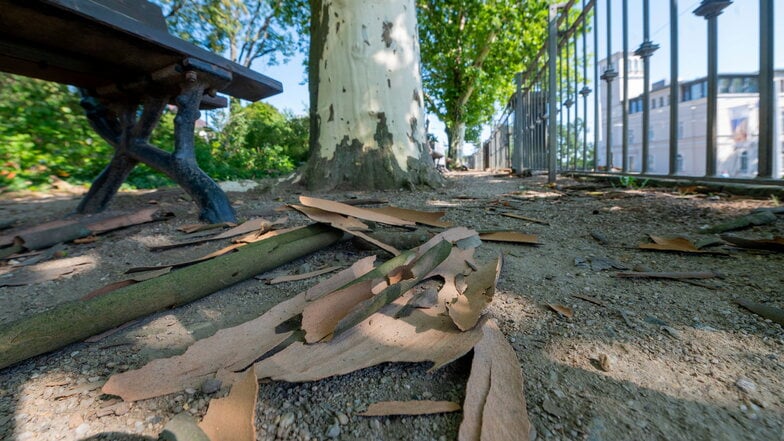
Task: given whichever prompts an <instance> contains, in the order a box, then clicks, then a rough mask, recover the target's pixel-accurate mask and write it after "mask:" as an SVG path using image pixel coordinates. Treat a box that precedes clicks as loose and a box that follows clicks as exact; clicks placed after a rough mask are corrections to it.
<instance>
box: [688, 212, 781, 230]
mask: <svg viewBox="0 0 784 441" xmlns="http://www.w3.org/2000/svg"><path fill="white" fill-rule="evenodd" d="M776 220H777V218H776V215H775V214H773V213H771V212H770V211H760V212H757V213H752V214H749V215H746V216H741V217H738V218H735V219H730V220H728V221H726V222H723V223H720V224H717V225H711V226H708V227H704V228H700V233H703V234H712V233H725V232H727V231H733V230H740V229H743V228H748V227H753V226H758V225H767V224H772V223H774V222H776Z"/></svg>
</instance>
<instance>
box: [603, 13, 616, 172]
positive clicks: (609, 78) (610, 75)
mask: <svg viewBox="0 0 784 441" xmlns="http://www.w3.org/2000/svg"><path fill="white" fill-rule="evenodd" d="M611 5H612V0H607V14H606V15H607V69H605V71H604V73H603V74H602V79H603V80H604V81H605V82H607V109H605V112H604V113H605V114H606V115H607V121H606V124H607V130H606V132H605V134H604V142H605V149H606V155H607V157H606V158H605V166H606V167H607V172H611V171H612V167H613V157H612V96H613V93H612V82H613V80H614V79H615V78H616V77H617V76H618V72H616V70H615V68H614V67H613V62H612V6H611Z"/></svg>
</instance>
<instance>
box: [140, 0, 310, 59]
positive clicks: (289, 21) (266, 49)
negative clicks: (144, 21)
mask: <svg viewBox="0 0 784 441" xmlns="http://www.w3.org/2000/svg"><path fill="white" fill-rule="evenodd" d="M155 1H156V2H157V3H158V4H159V5H160V6H161V7H162V8H163V10H164V15H165V16H166V22H167V23H168V25H169V29H170V31H171V32H172V33H173V34H175V35H177V36H178V37H180V38H182V39H184V40H188V41H191V42H193V43H195V44H197V45H199V46H202V47H204V48H207V49H209V50H211V51H213V52H216V53H218V54H221V55H223V56H225V57H227V58H229V59H230V60H232V61H234V62H237V63H239V64H242V65H243V66H245V67H250V66H251V65H252V64H253V63H254V62H255V61H257V60H260V59H263V58H266V61H267V62H268V63H271V64H275V63H277V62H280V61H281V60H285V59H287V58H288V57H290V56H291V55H293V54H294V52H295V51H296V50H297V49H298V48H301V47H302V44H304V43H303V42H302V41H301V40H302V39H300V38H299V36H298V34H297V33H296V32H295V31H296V29H299V28H301V27H302V23H304V22H307V20H308V19H309V18H308V17H309V7H308V2H307V0H155Z"/></svg>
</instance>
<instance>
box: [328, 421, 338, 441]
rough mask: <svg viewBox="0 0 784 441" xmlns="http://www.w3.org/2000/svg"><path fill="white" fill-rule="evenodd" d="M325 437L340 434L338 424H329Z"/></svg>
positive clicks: (335, 436)
mask: <svg viewBox="0 0 784 441" xmlns="http://www.w3.org/2000/svg"><path fill="white" fill-rule="evenodd" d="M326 435H327V438H333V439H334V438H337V437H339V436H340V426H339V425H337V424H335V425H333V426H329V429H327V434H326Z"/></svg>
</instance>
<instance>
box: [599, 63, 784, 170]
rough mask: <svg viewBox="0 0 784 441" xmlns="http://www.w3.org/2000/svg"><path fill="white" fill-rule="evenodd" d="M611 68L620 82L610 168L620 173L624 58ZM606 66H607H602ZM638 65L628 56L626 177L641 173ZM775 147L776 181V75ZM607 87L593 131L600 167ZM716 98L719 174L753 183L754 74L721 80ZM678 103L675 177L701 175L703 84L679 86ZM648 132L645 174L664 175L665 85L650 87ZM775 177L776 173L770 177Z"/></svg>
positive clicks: (782, 93)
mask: <svg viewBox="0 0 784 441" xmlns="http://www.w3.org/2000/svg"><path fill="white" fill-rule="evenodd" d="M612 60H613V65H614V67H615V69H616V71H617V72H618V74H619V76H618V77H617V78H616V79H615V80H613V82H612V83H611V85H612V103H613V105H612V164H613V167H615V168H620V167H621V166H622V164H623V160H622V158H623V138H622V136H623V124H622V121H623V119H622V113H621V112H622V107H621V106H622V104H623V93H622V92H623V89H622V87H623V61H624V60H623V54H622V53H620V52H618V53H615V54H614V55H613V57H612ZM600 66H602V69H603V68H605V67H606V66H607V63H606V61H605V60H603V61H602V62H601V63H600ZM642 68H643V65H642V59H640V58H639V57H636V56H634V55H631V56H630V58H629V96H630V99H629V141H628V171H629V172H639V171H641V169H642V137H643V136H644V134H643V133H642V107H643V100H642V93H643V74H642ZM774 79H775V84H776V91H777V93H776V95H777V99H776V108H777V109H778V112H777V115H778V118H776V134H777V136H776V139H777V141H776V145H775V146H774V155H773V157H774V161H775V162H774V170H778V174H776V175H775V176H776V177H780V176H781V175H782V174H784V173H783V172H784V157H782V152H784V137H782V127H784V71H776V72H775V75H774ZM606 85H607V83H606V82H604V81H602V82H601V84H600V85H599V86H598V87H599V88H600V93H601V95H600V105H601V107H602V111H601V112H600V115H599V117H598V118H597V128H598V129H599V130H600V133H601V139H602V141H601V143H602V144H604V145H601V144H600V145H599V149H598V164H599V165H603V164H606V160H605V156H606V139H607V138H606V136H604V134H605V131H606V130H607V124H606V120H605V117H604V107H605V106H606V104H607V87H606ZM718 87H719V95H718V100H717V102H718V109H717V110H718V112H717V132H718V136H717V140H716V148H717V155H716V158H717V165H716V170H717V173H718V174H719V175H721V176H724V177H736V178H753V177H755V176H756V174H757V156H758V145H757V140H758V138H759V88H758V81H757V74H756V73H745V74H719V86H718ZM679 90H680V92H679V95H680V97H679V98H680V99H679V102H678V130H677V133H678V164H677V172H678V174H679V175H683V176H704V175H705V169H706V168H705V167H706V163H705V154H706V152H705V139H706V120H707V108H706V107H707V80H706V78H704V77H703V78H698V79H694V80H689V81H680V83H679ZM650 103H651V108H650V131H649V133H648V137H649V144H648V152H649V159H648V163H649V173H650V174H660V175H666V174H667V173H668V172H669V149H670V143H669V132H670V129H669V126H670V107H669V106H670V105H671V104H672V103H671V101H670V85H669V84H666V83H665V81H664V80H662V81H658V82H656V83H654V84H652V85H651V91H650ZM774 173H775V172H774Z"/></svg>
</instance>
